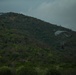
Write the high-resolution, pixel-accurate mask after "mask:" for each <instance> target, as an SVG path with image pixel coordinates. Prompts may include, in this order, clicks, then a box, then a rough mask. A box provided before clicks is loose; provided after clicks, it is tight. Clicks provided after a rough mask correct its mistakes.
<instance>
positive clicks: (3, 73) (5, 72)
mask: <svg viewBox="0 0 76 75" xmlns="http://www.w3.org/2000/svg"><path fill="white" fill-rule="evenodd" d="M0 75H13V73H12V70H11V68H10V67H7V66H3V67H0Z"/></svg>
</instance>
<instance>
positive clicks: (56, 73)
mask: <svg viewBox="0 0 76 75" xmlns="http://www.w3.org/2000/svg"><path fill="white" fill-rule="evenodd" d="M46 75H61V74H60V72H59V71H58V70H56V69H49V70H48V71H47V73H46Z"/></svg>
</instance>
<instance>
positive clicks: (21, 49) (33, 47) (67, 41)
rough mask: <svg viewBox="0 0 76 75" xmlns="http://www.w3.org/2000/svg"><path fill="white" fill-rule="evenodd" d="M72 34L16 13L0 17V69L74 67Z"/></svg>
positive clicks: (75, 40)
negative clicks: (27, 66) (28, 65)
mask: <svg viewBox="0 0 76 75" xmlns="http://www.w3.org/2000/svg"><path fill="white" fill-rule="evenodd" d="M75 59H76V32H75V31H72V30H70V29H67V28H64V27H61V26H57V25H54V24H50V23H47V22H44V21H42V20H39V19H37V18H33V17H30V16H25V15H23V14H19V13H13V12H9V13H1V14H0V66H4V65H5V66H7V65H8V66H12V67H13V66H14V67H17V66H20V65H22V64H24V65H25V64H27V63H29V64H31V63H32V64H33V65H35V66H39V65H41V66H46V67H49V65H50V66H52V65H53V66H60V67H61V68H62V67H64V68H65V67H68V68H73V67H74V68H75V67H76V64H75V63H76V60H75Z"/></svg>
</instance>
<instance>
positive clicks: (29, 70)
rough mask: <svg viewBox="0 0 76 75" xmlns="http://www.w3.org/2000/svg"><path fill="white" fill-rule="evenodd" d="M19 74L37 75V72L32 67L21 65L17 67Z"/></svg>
mask: <svg viewBox="0 0 76 75" xmlns="http://www.w3.org/2000/svg"><path fill="white" fill-rule="evenodd" d="M17 75H37V72H36V71H35V69H33V68H32V67H29V66H28V67H26V66H20V67H19V68H18V69H17Z"/></svg>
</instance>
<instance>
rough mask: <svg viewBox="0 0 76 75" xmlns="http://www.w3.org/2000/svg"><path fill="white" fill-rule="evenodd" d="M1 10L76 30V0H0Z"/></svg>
mask: <svg viewBox="0 0 76 75" xmlns="http://www.w3.org/2000/svg"><path fill="white" fill-rule="evenodd" d="M0 12H19V13H23V14H25V15H29V16H33V17H36V18H39V19H42V20H45V21H47V22H50V23H53V24H57V25H61V26H64V27H67V28H70V29H72V30H75V31H76V0H0Z"/></svg>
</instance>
